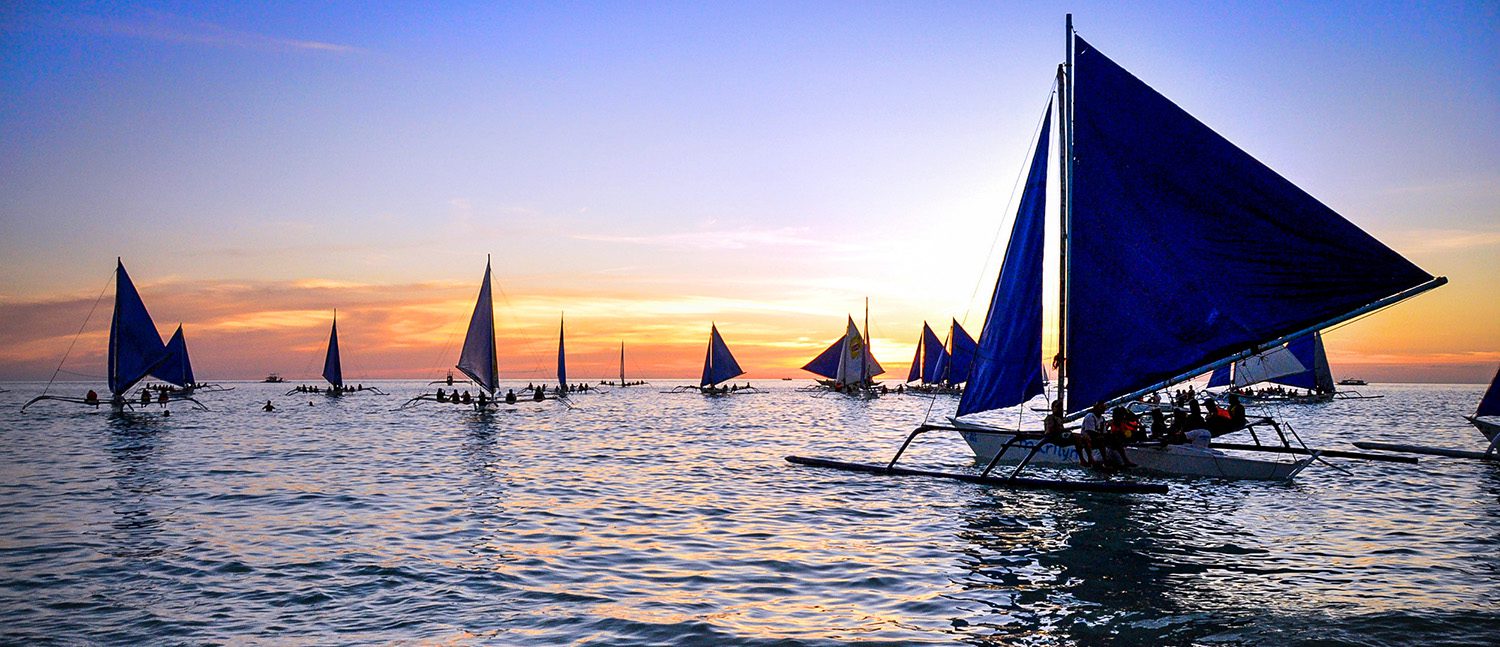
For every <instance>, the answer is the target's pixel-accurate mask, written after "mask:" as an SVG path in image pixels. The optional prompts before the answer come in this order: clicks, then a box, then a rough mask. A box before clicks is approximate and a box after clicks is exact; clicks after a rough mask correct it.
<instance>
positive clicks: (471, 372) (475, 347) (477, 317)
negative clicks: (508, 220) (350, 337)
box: [399, 256, 517, 411]
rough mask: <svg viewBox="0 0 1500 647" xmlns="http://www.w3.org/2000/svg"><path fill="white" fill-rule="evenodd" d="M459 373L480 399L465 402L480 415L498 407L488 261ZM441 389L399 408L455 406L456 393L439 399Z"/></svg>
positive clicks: (509, 398) (511, 396)
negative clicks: (437, 404)
mask: <svg viewBox="0 0 1500 647" xmlns="http://www.w3.org/2000/svg"><path fill="white" fill-rule="evenodd" d="M454 368H456V369H458V371H459V372H460V373H463V374H464V376H465V377H467V378H469V380H470V381H472V382H473V384H474V385H475V386H477V387H479V391H480V394H479V397H478V398H476V399H474V400H472V401H470V402H468V403H469V404H473V405H474V407H475V408H476V409H479V410H481V411H483V410H486V409H488V408H493V407H498V406H499V404H500V401H499V398H497V396H496V394H495V392H496V391H497V390H498V389H499V388H500V370H499V364H498V363H497V362H496V361H495V305H494V299H493V298H492V296H491V290H490V259H489V257H487V256H486V257H485V259H484V279H483V281H481V282H480V284H479V296H478V298H476V299H475V300H474V313H473V314H472V315H470V316H469V328H468V330H467V332H465V333H464V345H463V350H462V351H460V353H459V356H458V364H456V365H455V366H454ZM441 393H442V389H438V393H437V394H434V393H424V394H422V395H418V396H417V397H414V398H412V399H410V400H407V401H406V402H405V403H403V404H402V405H401V406H400V407H399V408H400V409H405V408H407V407H410V406H412V405H415V404H419V403H422V402H444V403H447V402H458V391H457V390H455V391H454V392H453V396H454V399H453V400H449V399H448V398H447V396H446V395H442V399H438V398H439V394H441ZM504 400H505V402H506V403H507V404H515V403H516V400H517V399H516V396H515V393H514V392H511V393H509V394H507V395H506V396H505V397H504Z"/></svg>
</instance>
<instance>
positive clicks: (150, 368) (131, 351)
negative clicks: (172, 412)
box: [21, 258, 208, 411]
mask: <svg viewBox="0 0 1500 647" xmlns="http://www.w3.org/2000/svg"><path fill="white" fill-rule="evenodd" d="M181 331H182V329H181V327H180V326H179V327H178V333H179V334H180V333H181ZM174 339H177V337H174ZM181 347H182V349H183V352H184V353H185V352H186V348H187V345H186V342H182V344H181ZM185 357H186V356H185V355H184V356H183V359H184V361H185ZM170 359H173V358H172V357H171V356H169V353H168V351H167V346H166V344H163V343H162V342H161V335H160V334H159V333H158V332H157V331H156V324H155V323H154V322H152V321H151V313H150V312H147V311H146V304H145V302H143V301H142V300H141V294H140V292H137V291H136V289H135V283H134V282H133V281H131V280H130V274H128V273H127V272H126V271H125V263H124V262H123V261H122V260H120V259H119V258H116V259H115V308H114V316H113V318H112V319H111V320H110V324H109V377H108V380H109V392H110V393H109V399H108V400H106V401H105V402H106V403H107V404H109V405H110V408H111V409H112V410H114V411H122V410H124V409H125V408H127V407H131V406H134V405H135V404H137V403H138V404H141V405H146V404H150V403H153V402H156V403H160V399H159V397H158V398H152V397H151V395H150V391H148V390H144V389H143V390H142V391H141V394H142V397H141V398H140V399H139V400H136V399H134V398H127V397H126V393H127V392H128V391H130V389H131V387H134V386H135V385H136V384H138V383H140V381H141V380H144V379H146V377H147V376H150V375H152V374H153V372H154V371H158V370H160V369H161V367H162V365H163V364H165V363H167V362H168V360H170ZM156 377H157V379H160V380H163V381H165V382H169V383H172V384H175V385H176V386H178V387H183V386H187V385H188V384H190V382H186V381H182V377H183V376H182V374H181V372H180V371H177V375H172V374H165V373H164V374H159V375H156ZM188 377H191V374H190V373H189V375H188ZM51 386H52V383H51V382H48V383H47V388H48V389H50V388H51ZM90 396H93V397H90ZM167 398H168V400H169V401H170V400H185V401H187V402H191V403H192V404H193V405H194V406H195V407H196V408H200V409H204V410H206V409H208V407H205V406H203V404H202V403H200V402H198V401H197V400H194V399H193V398H192V397H191V396H189V395H188V394H185V393H174V394H168V395H167ZM43 400H56V401H60V402H72V403H75V404H83V405H88V406H99V404H100V400H99V398H98V397H97V396H96V395H94V392H93V391H89V394H88V395H86V396H84V397H72V396H62V395H49V394H47V392H46V389H43V392H42V394H41V395H39V396H36V397H35V398H32V399H31V400H30V401H28V402H27V403H26V404H24V405H22V406H21V410H22V411H25V410H26V408H27V407H29V406H31V405H33V404H35V403H37V402H40V401H43Z"/></svg>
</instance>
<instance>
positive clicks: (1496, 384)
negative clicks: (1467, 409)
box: [1474, 370, 1500, 417]
mask: <svg viewBox="0 0 1500 647" xmlns="http://www.w3.org/2000/svg"><path fill="white" fill-rule="evenodd" d="M1474 416H1475V417H1478V416H1500V370H1497V371H1495V379H1492V380H1490V389H1489V390H1488V391H1485V392H1484V398H1483V399H1481V400H1480V401H1479V408H1478V409H1475V410H1474Z"/></svg>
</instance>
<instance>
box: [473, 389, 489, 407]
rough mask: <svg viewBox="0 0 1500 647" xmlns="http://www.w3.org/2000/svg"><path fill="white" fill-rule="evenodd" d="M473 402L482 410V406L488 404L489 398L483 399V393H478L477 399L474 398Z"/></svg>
mask: <svg viewBox="0 0 1500 647" xmlns="http://www.w3.org/2000/svg"><path fill="white" fill-rule="evenodd" d="M474 402H475V404H477V405H479V408H480V409H483V408H484V405H486V404H489V403H490V402H489V398H486V397H484V391H480V392H479V395H478V397H475V398H474Z"/></svg>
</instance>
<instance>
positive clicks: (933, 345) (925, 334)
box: [922, 321, 948, 384]
mask: <svg viewBox="0 0 1500 647" xmlns="http://www.w3.org/2000/svg"><path fill="white" fill-rule="evenodd" d="M922 349H923V351H922V352H923V358H922V383H923V384H931V383H933V382H936V381H938V379H939V376H940V375H942V373H941V371H940V369H941V368H942V363H943V362H945V361H946V360H945V358H946V357H947V355H948V349H947V348H944V347H943V340H941V339H938V336H937V333H935V332H933V331H932V328H930V327H928V326H927V322H925V321H924V322H922Z"/></svg>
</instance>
